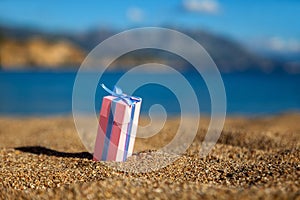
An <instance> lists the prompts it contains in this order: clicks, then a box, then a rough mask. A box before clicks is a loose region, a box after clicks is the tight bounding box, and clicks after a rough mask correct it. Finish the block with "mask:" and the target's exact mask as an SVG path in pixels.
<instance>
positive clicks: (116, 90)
mask: <svg viewBox="0 0 300 200" xmlns="http://www.w3.org/2000/svg"><path fill="white" fill-rule="evenodd" d="M101 87H102V88H103V89H104V90H105V91H106V92H108V93H110V94H111V95H112V96H114V97H119V98H120V99H122V101H124V102H125V103H126V104H127V105H129V106H131V105H133V104H134V103H135V102H140V101H141V98H138V97H134V96H129V95H127V94H124V93H123V91H122V90H121V88H119V87H117V86H115V87H114V90H113V91H111V90H110V89H108V88H107V87H106V86H105V85H104V84H103V83H102V84H101Z"/></svg>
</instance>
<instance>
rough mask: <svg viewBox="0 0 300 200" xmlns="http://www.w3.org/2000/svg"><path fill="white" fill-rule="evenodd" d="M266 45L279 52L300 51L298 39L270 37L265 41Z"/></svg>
mask: <svg viewBox="0 0 300 200" xmlns="http://www.w3.org/2000/svg"><path fill="white" fill-rule="evenodd" d="M266 45H267V47H268V48H269V49H270V50H273V51H279V52H300V41H299V40H296V39H293V38H289V39H283V38H280V37H272V38H270V39H269V40H268V41H267V44H266Z"/></svg>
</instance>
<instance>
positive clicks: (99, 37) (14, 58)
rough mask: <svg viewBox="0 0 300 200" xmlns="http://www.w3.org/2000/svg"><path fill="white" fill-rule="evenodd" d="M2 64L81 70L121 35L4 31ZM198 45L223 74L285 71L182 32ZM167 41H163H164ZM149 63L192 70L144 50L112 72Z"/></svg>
mask: <svg viewBox="0 0 300 200" xmlns="http://www.w3.org/2000/svg"><path fill="white" fill-rule="evenodd" d="M0 31H1V32H0V33H1V40H0V60H1V66H2V68H4V69H11V68H26V67H37V68H55V69H60V68H62V67H64V68H65V67H66V66H70V67H73V68H77V67H78V66H79V65H80V63H81V62H82V61H83V59H84V57H85V56H86V52H89V51H90V50H92V49H93V48H94V47H95V46H96V45H98V44H99V43H100V42H101V41H103V40H104V39H106V38H108V37H109V36H111V35H113V34H115V33H117V31H114V30H103V29H102V30H91V31H87V32H84V33H75V34H74V33H60V34H54V33H46V32H41V31H37V30H32V29H24V28H23V29H21V28H9V27H0ZM179 31H181V32H183V33H185V34H187V35H189V36H190V37H192V38H193V39H195V40H196V41H198V42H199V43H200V44H201V45H202V46H203V47H204V48H205V49H206V50H207V51H208V53H209V54H210V55H211V57H212V58H213V59H214V61H215V62H216V64H217V66H218V67H219V69H220V70H221V71H223V72H239V71H262V72H272V71H282V70H283V69H282V68H281V63H279V62H275V61H273V60H270V59H267V58H264V57H262V56H259V55H257V54H255V53H253V52H249V51H248V50H247V49H246V48H244V47H243V46H242V45H240V44H239V43H237V42H235V41H233V40H231V39H228V38H226V37H222V36H220V35H215V34H212V33H208V32H205V31H202V30H179ZM162 41H163V39H162ZM146 62H160V63H164V64H170V65H172V66H174V67H175V68H178V69H181V70H182V69H183V70H189V68H190V67H191V66H190V65H189V63H187V62H186V61H184V60H181V59H180V58H178V57H176V56H175V55H172V54H170V53H167V52H160V51H155V50H142V51H136V52H132V53H128V54H127V55H124V56H122V58H120V59H118V60H117V61H116V62H115V63H114V64H113V68H112V69H119V68H120V67H122V68H125V69H126V68H130V67H132V66H134V65H137V64H142V63H146Z"/></svg>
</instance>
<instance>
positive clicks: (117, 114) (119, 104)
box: [100, 96, 132, 124]
mask: <svg viewBox="0 0 300 200" xmlns="http://www.w3.org/2000/svg"><path fill="white" fill-rule="evenodd" d="M111 109H113V115H114V116H113V117H114V118H113V119H114V122H116V123H119V124H127V123H129V122H130V117H131V109H132V106H129V105H127V104H126V103H125V102H124V101H122V99H120V98H118V97H115V96H105V97H103V101H102V107H101V111H100V115H101V116H103V117H107V118H108V117H109V115H110V112H111Z"/></svg>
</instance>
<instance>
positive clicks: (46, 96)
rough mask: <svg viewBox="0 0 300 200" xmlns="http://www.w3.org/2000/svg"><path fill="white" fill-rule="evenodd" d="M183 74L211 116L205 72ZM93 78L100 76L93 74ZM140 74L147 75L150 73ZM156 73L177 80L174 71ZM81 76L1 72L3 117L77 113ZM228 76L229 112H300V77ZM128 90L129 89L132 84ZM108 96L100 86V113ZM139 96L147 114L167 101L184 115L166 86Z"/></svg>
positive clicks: (110, 76)
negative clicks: (74, 96) (77, 86)
mask: <svg viewBox="0 0 300 200" xmlns="http://www.w3.org/2000/svg"><path fill="white" fill-rule="evenodd" d="M122 75H123V73H122V72H118V73H116V72H114V73H112V72H110V73H105V75H104V76H103V77H102V78H101V80H100V82H103V83H105V84H106V85H107V86H108V87H112V86H113V85H114V84H115V83H116V82H117V81H118V80H119V78H120V77H121V76H122ZM183 75H184V77H185V78H186V79H187V80H188V81H189V82H190V84H191V85H192V87H193V89H194V91H195V93H196V94H197V97H198V101H199V108H200V111H201V114H207V115H209V113H210V109H211V107H210V96H209V92H208V90H207V87H206V85H205V83H204V81H203V80H202V78H201V76H199V75H198V74H195V73H184V74H183ZM88 76H89V77H93V76H95V74H93V73H89V74H88V75H87V77H88ZM139 76H141V77H143V76H145V77H146V76H149V74H147V73H145V74H140V75H139ZM152 76H161V77H164V78H168V79H170V80H172V81H176V79H174V78H173V79H174V80H173V79H172V75H168V76H166V74H152ZM75 77H76V72H49V71H48V72H45V71H43V72H37V71H23V72H12V71H9V72H8V71H0V94H1V96H0V115H2V116H50V115H71V114H72V91H73V84H74V80H75ZM222 78H223V81H224V86H225V90H226V96H227V97H226V98H227V115H245V116H261V115H273V114H278V113H284V112H300V75H288V74H260V73H232V74H222ZM87 80H88V78H87ZM100 82H99V83H100ZM179 87H180V86H179ZM123 90H124V91H125V92H126V88H125V89H124V88H123ZM104 95H107V93H106V92H104V91H103V90H102V89H101V88H100V87H98V89H97V91H96V94H95V111H96V112H98V111H99V109H100V105H101V100H102V97H103V96H104ZM134 95H135V96H140V97H142V98H143V105H142V114H147V113H148V110H149V108H150V107H151V105H153V104H161V105H162V106H163V107H164V108H165V110H166V111H167V113H168V114H171V115H179V114H180V106H179V102H178V99H177V98H176V95H175V94H174V93H173V92H172V91H171V90H170V89H168V88H166V87H163V86H160V85H158V84H147V85H143V86H141V87H140V88H138V90H136V91H135V92H134ZM186 98H189V97H188V96H187V97H186ZM82 102H84V97H83V99H82Z"/></svg>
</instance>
